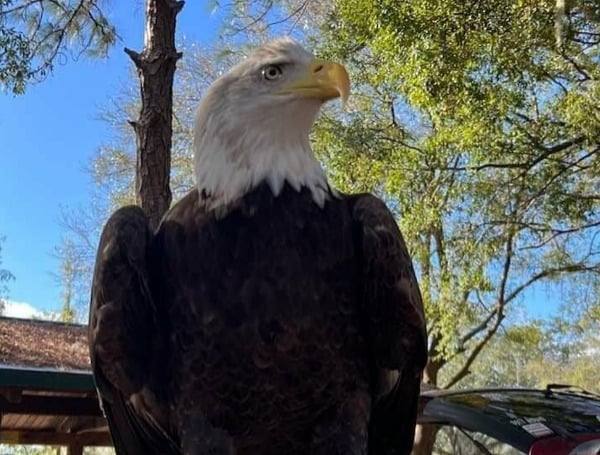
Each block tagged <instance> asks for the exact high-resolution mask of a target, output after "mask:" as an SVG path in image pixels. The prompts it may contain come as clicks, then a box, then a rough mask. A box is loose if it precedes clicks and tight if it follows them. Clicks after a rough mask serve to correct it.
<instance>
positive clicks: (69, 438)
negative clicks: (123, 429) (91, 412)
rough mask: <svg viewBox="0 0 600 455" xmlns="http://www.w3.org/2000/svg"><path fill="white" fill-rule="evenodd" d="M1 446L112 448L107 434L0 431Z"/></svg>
mask: <svg viewBox="0 0 600 455" xmlns="http://www.w3.org/2000/svg"><path fill="white" fill-rule="evenodd" d="M0 443H2V444H25V445H27V444H40V445H53V446H67V447H69V446H74V447H75V446H77V445H81V446H82V447H86V446H112V445H113V443H112V439H111V438H110V434H109V433H108V432H104V431H103V432H91V431H88V432H85V433H55V432H52V431H18V430H2V431H1V432H0Z"/></svg>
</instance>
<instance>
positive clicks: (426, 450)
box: [411, 360, 443, 455]
mask: <svg viewBox="0 0 600 455" xmlns="http://www.w3.org/2000/svg"><path fill="white" fill-rule="evenodd" d="M442 366H443V363H441V362H440V361H436V360H429V362H427V365H426V366H425V370H424V371H423V384H425V387H426V386H427V385H429V386H432V387H436V386H437V382H438V373H439V371H440V369H441V368H442ZM421 390H424V386H421ZM436 435H437V427H435V426H434V425H425V426H422V425H417V427H416V428H415V440H414V445H413V449H412V452H411V455H431V452H432V449H433V444H434V442H435V437H436Z"/></svg>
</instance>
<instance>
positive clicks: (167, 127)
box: [125, 0, 184, 229]
mask: <svg viewBox="0 0 600 455" xmlns="http://www.w3.org/2000/svg"><path fill="white" fill-rule="evenodd" d="M183 5H184V2H183V1H174V0H146V31H145V34H144V50H143V52H142V53H141V54H139V53H137V52H135V51H133V50H131V49H127V48H126V49H125V52H126V53H127V55H129V57H131V59H132V60H133V62H134V63H135V66H136V67H137V69H138V75H139V77H140V91H141V98H142V108H141V110H140V116H139V118H138V120H137V121H132V122H130V123H131V126H133V129H134V130H135V135H136V140H137V166H136V179H135V180H136V182H135V183H136V199H137V203H138V205H140V207H142V209H144V211H145V212H146V214H147V215H148V217H149V218H150V223H151V226H152V228H153V229H154V228H156V227H157V226H158V223H159V222H160V220H161V218H162V216H163V215H164V214H165V212H166V211H167V210H168V209H169V207H170V205H171V188H170V186H169V176H170V171H171V140H172V138H171V136H172V119H173V78H174V75H175V68H176V66H177V60H179V59H180V58H181V53H179V52H177V50H176V49H175V27H176V18H177V13H179V11H181V8H183Z"/></svg>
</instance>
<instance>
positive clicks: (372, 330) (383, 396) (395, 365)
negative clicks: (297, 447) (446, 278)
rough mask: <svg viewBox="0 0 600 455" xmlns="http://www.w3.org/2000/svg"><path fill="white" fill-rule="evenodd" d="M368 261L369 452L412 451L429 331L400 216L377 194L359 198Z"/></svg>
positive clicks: (357, 207) (358, 217)
mask: <svg viewBox="0 0 600 455" xmlns="http://www.w3.org/2000/svg"><path fill="white" fill-rule="evenodd" d="M353 215H354V218H355V220H356V221H358V223H359V226H360V241H361V245H360V247H361V248H362V256H363V265H364V280H365V282H364V284H365V298H364V305H365V307H364V311H365V314H366V316H367V318H366V319H367V332H368V335H369V342H370V345H371V355H372V384H373V388H374V390H373V395H374V403H373V409H372V415H371V419H370V425H369V455H400V454H408V453H410V451H411V448H412V444H413V438H414V427H415V423H416V414H417V405H418V399H419V393H420V383H421V377H422V371H423V368H424V367H425V364H426V362H427V334H426V327H425V316H424V312H423V302H422V299H421V293H420V291H419V286H418V283H417V279H416V276H415V273H414V269H413V265H412V261H411V258H410V256H409V254H408V250H407V248H406V245H405V243H404V239H403V237H402V234H401V232H400V230H399V228H398V225H397V224H396V221H395V220H394V217H393V216H392V214H391V213H390V211H389V210H388V209H387V207H386V206H385V204H384V203H383V202H382V201H380V200H379V199H377V198H376V197H374V196H371V195H362V196H360V197H358V198H357V199H356V201H355V204H354V207H353Z"/></svg>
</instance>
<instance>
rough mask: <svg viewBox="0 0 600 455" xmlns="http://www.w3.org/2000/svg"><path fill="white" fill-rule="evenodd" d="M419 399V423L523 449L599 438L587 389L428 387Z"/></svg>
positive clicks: (599, 402)
mask: <svg viewBox="0 0 600 455" xmlns="http://www.w3.org/2000/svg"><path fill="white" fill-rule="evenodd" d="M421 397H422V403H421V412H420V415H419V422H420V423H440V424H442V423H446V424H453V425H457V426H460V427H462V428H464V429H468V430H471V431H477V432H479V433H483V434H487V435H489V436H492V437H494V438H496V439H498V440H500V441H503V442H506V443H508V444H511V445H512V446H514V447H516V448H518V449H519V450H522V451H523V452H525V453H528V452H529V450H530V448H531V447H532V445H533V444H535V443H536V442H538V441H540V440H542V439H547V438H552V437H554V438H557V437H558V438H562V439H567V440H573V438H574V437H576V436H578V437H577V438H576V439H579V437H581V438H584V439H587V438H588V437H589V435H597V437H598V438H600V397H599V396H597V395H593V394H590V393H589V392H584V391H580V390H574V389H571V388H563V387H562V386H549V387H548V388H547V389H546V390H539V389H472V390H457V391H444V390H431V391H426V392H423V393H422V394H421ZM586 435H587V436H586ZM575 445H576V444H575ZM575 445H574V446H575Z"/></svg>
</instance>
